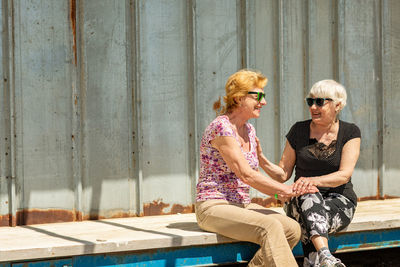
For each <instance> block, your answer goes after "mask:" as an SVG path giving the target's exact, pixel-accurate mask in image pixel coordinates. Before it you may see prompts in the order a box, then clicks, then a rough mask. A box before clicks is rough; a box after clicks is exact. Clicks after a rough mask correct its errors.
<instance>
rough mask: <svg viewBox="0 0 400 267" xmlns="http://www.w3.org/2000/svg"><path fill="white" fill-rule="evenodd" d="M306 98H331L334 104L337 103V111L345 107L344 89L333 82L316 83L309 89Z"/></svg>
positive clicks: (345, 94)
mask: <svg viewBox="0 0 400 267" xmlns="http://www.w3.org/2000/svg"><path fill="white" fill-rule="evenodd" d="M307 97H324V98H331V99H332V100H333V102H334V103H339V111H340V110H342V109H343V108H344V106H346V100H347V93H346V89H345V88H344V86H343V85H341V84H340V83H338V82H336V81H334V80H322V81H319V82H316V83H315V84H314V85H313V86H312V87H311V89H310V92H309V93H308V96H307Z"/></svg>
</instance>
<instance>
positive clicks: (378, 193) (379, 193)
mask: <svg viewBox="0 0 400 267" xmlns="http://www.w3.org/2000/svg"><path fill="white" fill-rule="evenodd" d="M376 182H377V185H378V186H377V187H376V195H377V196H378V199H380V197H381V192H380V190H379V187H380V177H379V174H378V178H377V181H376Z"/></svg>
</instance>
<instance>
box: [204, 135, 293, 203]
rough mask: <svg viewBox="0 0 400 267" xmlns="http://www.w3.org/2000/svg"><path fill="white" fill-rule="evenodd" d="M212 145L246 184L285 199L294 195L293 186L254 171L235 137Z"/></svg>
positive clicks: (223, 139) (224, 137) (222, 137)
mask: <svg viewBox="0 0 400 267" xmlns="http://www.w3.org/2000/svg"><path fill="white" fill-rule="evenodd" d="M211 145H212V146H213V147H214V148H216V149H217V150H218V151H219V152H220V154H221V156H222V158H223V159H224V161H225V162H226V164H227V165H228V167H229V168H230V169H231V170H232V171H233V172H234V173H235V174H236V175H237V176H238V177H239V178H240V179H241V180H242V181H243V182H244V183H246V184H248V185H250V186H251V187H253V188H255V189H257V190H258V191H260V192H262V193H265V194H268V195H274V194H279V195H281V196H283V197H291V196H293V195H294V194H293V191H292V186H288V185H285V184H282V183H279V182H277V181H274V180H272V179H271V178H269V177H266V176H265V175H263V174H262V173H260V172H259V171H256V170H253V169H252V168H251V167H250V165H249V164H248V162H247V160H246V159H245V157H244V156H243V154H242V151H241V150H240V147H239V146H238V144H237V142H236V140H235V139H234V138H233V137H227V136H221V137H217V138H215V139H214V140H212V141H211Z"/></svg>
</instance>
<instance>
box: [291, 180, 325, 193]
mask: <svg viewBox="0 0 400 267" xmlns="http://www.w3.org/2000/svg"><path fill="white" fill-rule="evenodd" d="M293 191H294V192H295V193H296V194H297V195H304V194H308V193H316V192H319V190H318V188H317V185H316V184H315V182H314V180H313V179H312V178H306V177H300V178H299V179H298V180H297V181H296V182H295V183H294V184H293Z"/></svg>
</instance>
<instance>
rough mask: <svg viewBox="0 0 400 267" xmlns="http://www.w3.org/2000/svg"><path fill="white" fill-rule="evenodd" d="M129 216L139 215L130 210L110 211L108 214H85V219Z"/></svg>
mask: <svg viewBox="0 0 400 267" xmlns="http://www.w3.org/2000/svg"><path fill="white" fill-rule="evenodd" d="M128 217H137V214H136V213H130V212H115V211H112V212H108V213H106V214H103V215H100V214H98V213H94V212H92V213H90V214H87V215H84V216H83V220H85V221H86V220H102V219H111V218H128Z"/></svg>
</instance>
